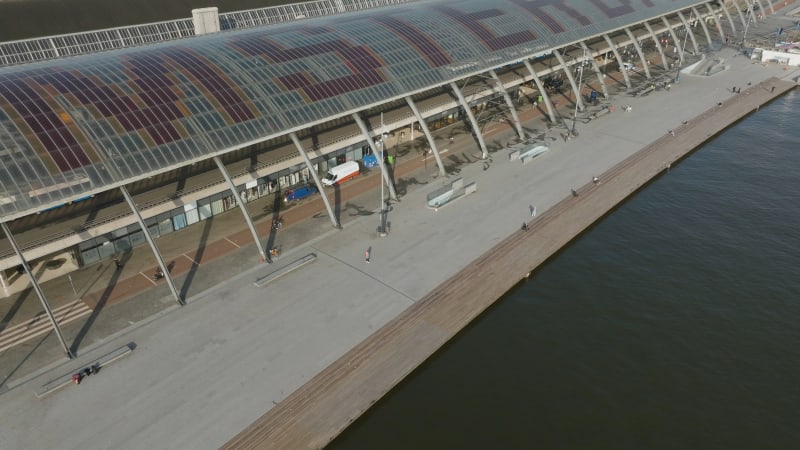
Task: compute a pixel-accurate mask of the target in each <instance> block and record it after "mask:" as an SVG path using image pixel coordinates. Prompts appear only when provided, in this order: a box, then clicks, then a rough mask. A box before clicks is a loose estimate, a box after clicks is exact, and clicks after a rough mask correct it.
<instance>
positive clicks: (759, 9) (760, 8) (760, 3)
mask: <svg viewBox="0 0 800 450" xmlns="http://www.w3.org/2000/svg"><path fill="white" fill-rule="evenodd" d="M755 1H756V2H757V3H758V11H759V15H761V16H763V14H761V13H764V14H766V13H767V10H765V9H764V4H763V3H762V2H761V0H755ZM756 18H758V16H756ZM761 20H762V21H763V20H764V18H763V17H762V18H761Z"/></svg>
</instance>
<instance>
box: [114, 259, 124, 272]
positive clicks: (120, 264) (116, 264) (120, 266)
mask: <svg viewBox="0 0 800 450" xmlns="http://www.w3.org/2000/svg"><path fill="white" fill-rule="evenodd" d="M114 265H115V266H117V270H120V269H122V262H120V260H119V259H118V258H114Z"/></svg>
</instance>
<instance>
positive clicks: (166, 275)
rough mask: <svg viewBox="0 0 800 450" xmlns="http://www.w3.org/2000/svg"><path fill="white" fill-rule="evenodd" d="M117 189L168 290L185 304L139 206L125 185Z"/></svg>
mask: <svg viewBox="0 0 800 450" xmlns="http://www.w3.org/2000/svg"><path fill="white" fill-rule="evenodd" d="M119 190H120V192H122V196H123V197H125V201H126V202H127V203H128V207H129V208H130V209H131V211H132V212H133V216H134V217H136V222H138V223H139V227H140V228H141V229H142V234H144V238H145V240H146V241H147V244H148V245H150V250H151V251H152V252H153V255H154V256H155V257H156V262H157V263H158V267H160V268H161V273H163V274H164V280H166V281H167V285H168V286H169V290H170V291H171V292H172V296H173V297H175V301H177V302H178V304H179V305H181V306H183V305H185V304H186V303H184V301H183V299H182V298H181V295H180V293H178V289H177V288H176V287H175V281H174V280H173V279H172V274H171V273H169V267H167V265H166V264H165V263H164V257H163V256H161V252H160V251H158V247H156V243H155V241H154V240H153V237H152V236H150V230H149V229H148V228H147V225H146V224H145V223H144V219H142V215H141V214H140V213H139V208H137V207H136V204H135V203H134V202H133V197H131V194H130V193H128V189H127V188H126V187H125V186H120V187H119Z"/></svg>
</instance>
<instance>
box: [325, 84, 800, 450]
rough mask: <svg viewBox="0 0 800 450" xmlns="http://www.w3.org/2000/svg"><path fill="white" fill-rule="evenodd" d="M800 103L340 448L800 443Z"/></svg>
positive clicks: (555, 263) (670, 185)
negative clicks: (799, 375) (799, 381)
mask: <svg viewBox="0 0 800 450" xmlns="http://www.w3.org/2000/svg"><path fill="white" fill-rule="evenodd" d="M798 115H800V91H798V90H794V91H792V92H790V93H789V94H787V95H785V96H783V97H782V98H779V99H778V100H777V101H775V102H774V103H772V104H771V105H769V106H767V107H763V108H761V109H760V111H758V112H757V113H756V114H754V115H751V116H749V117H747V118H745V119H744V120H743V121H741V122H739V123H738V124H736V125H734V126H733V127H732V128H730V129H728V130H727V131H725V132H724V133H723V134H721V135H720V136H717V137H716V138H714V139H713V140H712V141H710V142H708V143H707V144H706V145H704V146H703V147H702V148H700V149H699V150H698V151H697V152H695V153H693V154H692V155H690V156H689V157H688V158H687V159H685V160H684V161H682V162H681V163H680V164H677V165H675V166H673V168H672V169H671V171H670V172H669V173H667V174H665V175H663V176H661V177H659V178H658V179H656V180H654V181H653V182H652V183H651V184H650V185H648V186H647V187H646V188H644V189H643V190H641V191H640V192H638V193H637V194H636V195H635V196H634V197H632V198H631V199H629V201H627V202H626V203H625V204H624V205H622V206H621V207H619V208H618V209H617V210H615V211H614V212H612V213H611V214H610V215H608V216H607V217H606V218H605V219H603V220H602V221H601V222H599V223H598V224H596V226H595V227H593V228H592V229H591V230H589V231H588V232H587V233H585V234H583V235H582V236H581V237H580V238H579V239H577V240H576V241H574V242H573V243H572V244H571V245H570V246H568V247H567V248H566V249H565V250H564V251H562V252H561V253H560V254H559V255H558V256H557V257H555V258H554V259H552V260H551V261H550V262H549V263H547V264H546V265H545V266H544V267H542V268H541V269H540V270H538V271H537V272H536V273H535V274H534V275H533V276H532V277H531V278H530V280H529V281H527V282H525V283H523V284H520V285H518V286H517V287H516V288H515V289H513V290H512V291H511V292H509V293H508V294H507V295H506V296H505V297H504V298H503V299H502V300H500V301H499V302H498V303H497V304H496V305H495V306H494V307H493V308H491V309H490V310H489V311H488V312H487V313H485V314H484V315H482V316H481V317H480V318H479V319H478V320H476V321H475V322H474V323H473V324H472V325H471V326H470V327H469V328H468V329H466V330H464V331H463V332H462V333H460V334H459V335H458V336H457V337H456V339H454V340H453V341H452V342H450V343H449V344H448V345H447V346H446V347H445V348H444V349H443V350H441V351H440V352H438V353H437V354H436V355H434V356H433V357H432V358H431V359H430V360H429V361H428V362H426V363H425V364H424V365H423V366H422V367H421V368H419V369H418V370H417V371H415V372H414V373H413V374H412V375H411V376H409V377H408V378H407V379H406V380H405V381H404V382H402V383H401V384H400V385H399V386H398V387H397V388H395V389H394V390H393V391H392V392H391V393H390V395H388V396H387V397H386V398H385V399H383V400H382V401H380V402H379V403H378V404H376V406H374V407H373V408H372V409H371V410H370V411H368V412H367V413H366V414H365V415H364V416H363V417H362V418H360V419H359V420H357V421H356V422H355V423H354V424H353V426H351V427H350V428H349V429H348V430H346V431H345V433H343V434H342V435H341V436H340V437H339V438H338V439H337V440H336V441H334V443H333V444H332V445H331V446H330V447H329V448H331V449H367V448H374V449H410V448H414V449H423V448H424V449H527V448H548V449H550V448H565V449H576V448H609V449H645V448H646V449H654V448H670V449H672V448H675V449H685V448H702V449H716V448H719V449H733V448H749V449H754V448H775V449H779V448H780V449H788V448H798V445H800V444H798V443H800V387H799V386H798V374H800V350H798V349H800V323H799V322H800V231H798V225H800V171H799V170H798V168H800V130H799V129H798V125H799V124H800V122H798V119H797V117H798Z"/></svg>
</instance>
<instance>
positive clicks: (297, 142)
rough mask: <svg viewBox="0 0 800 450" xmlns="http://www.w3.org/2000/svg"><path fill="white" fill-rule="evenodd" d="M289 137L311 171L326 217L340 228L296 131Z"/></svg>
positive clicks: (335, 226)
mask: <svg viewBox="0 0 800 450" xmlns="http://www.w3.org/2000/svg"><path fill="white" fill-rule="evenodd" d="M289 137H290V138H291V139H292V142H294V146H295V148H297V151H298V152H300V156H302V157H303V161H305V163H306V167H308V171H309V172H311V178H313V179H314V184H315V185H316V186H317V189H318V190H319V193H320V195H321V196H322V202H323V203H325V209H327V210H328V217H330V218H331V223H333V226H334V228H341V225H340V224H339V220H338V218H337V217H336V215H335V214H334V213H333V208H331V202H330V201H328V195H327V194H326V193H325V190H324V189H323V186H322V183H321V182H320V181H319V174H317V171H316V169H314V166H313V165H312V164H311V160H310V159H309V158H308V154H307V153H306V151H305V149H304V148H303V146H302V145H301V144H300V139H298V138H297V133H295V132H294V131H293V132H291V133H289Z"/></svg>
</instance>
